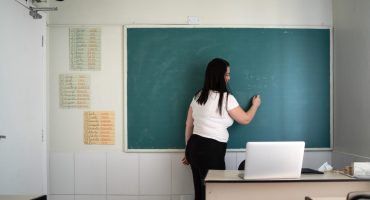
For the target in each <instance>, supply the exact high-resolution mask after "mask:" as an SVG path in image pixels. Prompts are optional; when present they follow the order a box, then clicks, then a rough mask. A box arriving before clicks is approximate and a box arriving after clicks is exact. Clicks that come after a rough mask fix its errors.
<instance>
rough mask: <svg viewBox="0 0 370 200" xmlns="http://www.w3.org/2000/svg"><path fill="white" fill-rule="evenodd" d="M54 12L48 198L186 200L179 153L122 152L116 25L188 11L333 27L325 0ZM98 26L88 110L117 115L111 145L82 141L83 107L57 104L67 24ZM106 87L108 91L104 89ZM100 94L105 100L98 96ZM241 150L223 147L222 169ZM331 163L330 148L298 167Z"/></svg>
mask: <svg viewBox="0 0 370 200" xmlns="http://www.w3.org/2000/svg"><path fill="white" fill-rule="evenodd" d="M50 3H51V5H52V6H58V8H59V11H57V12H53V13H51V14H50V20H49V24H50V26H49V32H50V51H49V54H50V63H49V68H50V74H49V78H50V129H51V131H50V150H51V154H50V176H49V178H50V190H49V193H50V194H51V196H50V197H51V198H52V199H74V198H75V199H112V200H113V199H130V200H131V199H161V200H162V199H174V200H175V199H192V194H193V188H192V178H191V172H190V169H189V167H186V166H182V165H181V164H180V159H181V158H182V156H183V153H124V152H122V150H123V147H122V144H123V141H122V127H123V124H122V116H123V109H124V108H123V102H122V99H123V97H122V91H123V90H122V84H123V83H122V80H123V76H122V68H123V66H122V59H123V58H122V55H123V52H122V33H121V31H122V25H126V24H127V25H128V24H186V22H187V16H198V17H200V22H201V24H216V25H230V24H240V25H251V26H253V25H258V26H264V25H266V26H270V25H272V26H322V25H324V26H331V25H332V13H331V9H332V8H331V3H332V2H331V0H310V1H307V0H236V1H231V2H230V1H227V0H216V1H215V0H204V1H196V0H191V1H180V0H156V1H144V0H138V1H130V0H109V1H98V0H74V1H64V2H54V1H52V2H50ZM73 25H90V26H94V25H98V27H101V28H102V31H103V32H102V37H103V38H102V41H103V42H102V48H103V51H104V53H103V57H102V71H100V72H87V73H89V74H90V75H91V77H92V80H94V81H92V82H93V83H94V85H93V86H92V87H91V88H92V89H91V93H92V94H93V95H94V99H93V98H92V106H91V109H109V110H111V109H113V110H114V111H115V113H116V130H117V131H116V133H117V136H116V144H115V145H110V146H96V145H93V146H89V145H83V144H82V143H83V142H82V138H83V135H82V130H83V129H82V112H83V110H78V109H72V110H62V109H60V108H59V106H58V103H59V101H58V85H57V76H58V74H60V73H70V71H69V69H68V68H69V66H68V40H67V39H68V38H67V36H68V35H67V33H68V27H70V26H73ZM107 90H109V91H107ZM102 96H104V98H102ZM243 159H244V153H242V152H228V153H227V156H226V163H227V169H236V168H237V166H238V164H239V163H240V162H241V161H242V160H243ZM325 161H329V162H331V152H330V151H315V152H306V154H305V160H304V166H306V167H312V168H317V167H319V166H320V165H321V164H322V163H323V162H325Z"/></svg>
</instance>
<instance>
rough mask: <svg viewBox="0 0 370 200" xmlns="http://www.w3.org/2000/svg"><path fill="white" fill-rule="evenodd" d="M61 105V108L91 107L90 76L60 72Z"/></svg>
mask: <svg viewBox="0 0 370 200" xmlns="http://www.w3.org/2000/svg"><path fill="white" fill-rule="evenodd" d="M59 105H60V107H61V108H89V107H90V76H89V75H85V74H60V75H59Z"/></svg>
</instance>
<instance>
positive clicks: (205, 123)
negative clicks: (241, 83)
mask: <svg viewBox="0 0 370 200" xmlns="http://www.w3.org/2000/svg"><path fill="white" fill-rule="evenodd" d="M219 96H220V94H219V93H218V92H215V91H209V96H208V100H207V102H206V104H203V105H200V104H198V103H197V101H196V99H197V98H195V99H194V98H193V100H192V102H191V104H190V106H191V108H192V110H193V119H194V129H193V134H197V135H200V136H202V137H206V138H211V139H215V140H217V141H220V142H227V141H228V139H229V132H228V131H227V128H228V127H229V126H231V125H232V124H233V122H234V120H233V119H232V118H231V117H230V115H229V113H228V112H227V111H228V110H232V109H234V108H236V107H237V106H239V104H238V102H237V101H236V99H235V97H234V96H233V95H231V94H229V96H228V98H227V100H228V102H227V104H226V92H225V93H224V98H223V104H222V115H220V113H219V111H218V99H219ZM226 105H227V108H226Z"/></svg>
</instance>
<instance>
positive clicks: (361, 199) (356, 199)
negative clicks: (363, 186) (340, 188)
mask: <svg viewBox="0 0 370 200" xmlns="http://www.w3.org/2000/svg"><path fill="white" fill-rule="evenodd" d="M365 199H370V191H355V192H350V193H348V195H347V200H365Z"/></svg>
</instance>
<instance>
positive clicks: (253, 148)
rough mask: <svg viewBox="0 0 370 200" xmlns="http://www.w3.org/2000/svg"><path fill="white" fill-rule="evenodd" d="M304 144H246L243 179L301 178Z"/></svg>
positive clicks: (300, 142)
mask: <svg viewBox="0 0 370 200" xmlns="http://www.w3.org/2000/svg"><path fill="white" fill-rule="evenodd" d="M304 146H305V143H304V142H303V141H294V142H248V143H247V147H246V162H245V169H244V170H245V171H244V177H243V178H244V179H247V180H261V179H262V180H263V179H298V178H300V177H301V170H302V163H303V154H304Z"/></svg>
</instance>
